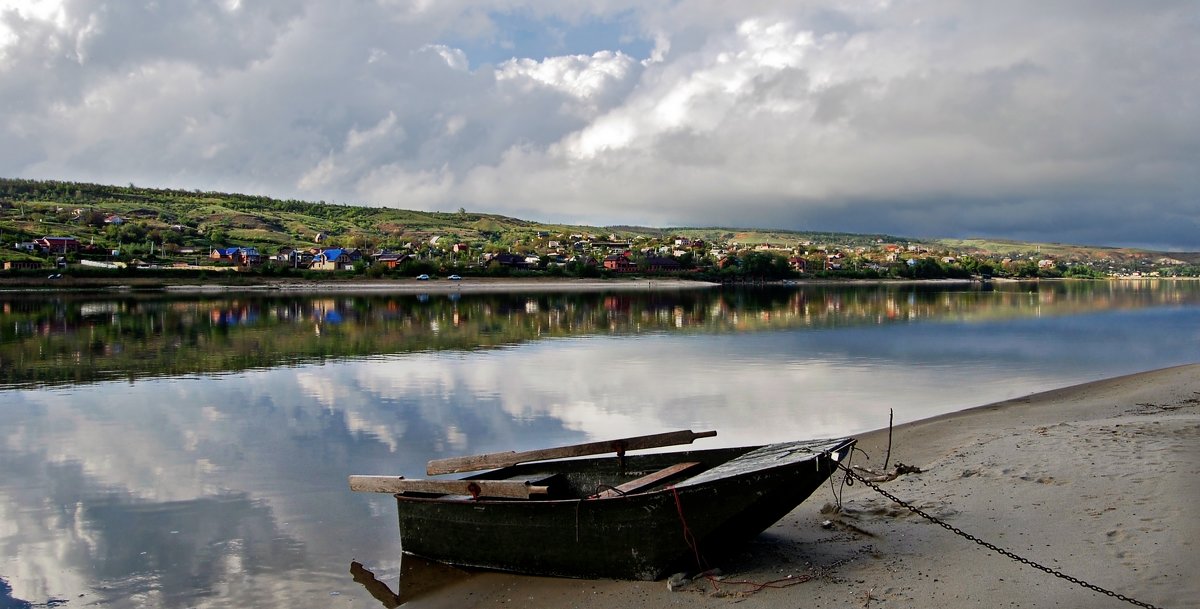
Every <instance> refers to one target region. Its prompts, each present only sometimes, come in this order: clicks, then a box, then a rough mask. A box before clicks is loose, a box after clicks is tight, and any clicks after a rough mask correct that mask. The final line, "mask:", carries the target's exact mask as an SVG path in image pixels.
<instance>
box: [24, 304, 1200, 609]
mask: <svg viewBox="0 0 1200 609" xmlns="http://www.w3.org/2000/svg"><path fill="white" fill-rule="evenodd" d="M452 296H453V297H452ZM1196 361H1200V282H1187V281H1183V282H1153V281H1150V282H1136V283H1135V282H1121V283H1074V282H1071V283H1064V282H1055V283H1048V282H1043V283H1041V284H997V286H996V289H993V290H980V289H978V288H977V287H973V288H965V287H961V286H960V287H947V288H938V287H929V286H897V287H889V288H874V287H872V288H864V287H845V288H839V287H808V288H795V289H782V290H760V291H728V290H724V291H723V290H701V291H682V292H664V293H652V294H642V293H599V294H521V295H482V294H481V295H470V294H464V295H462V296H458V295H427V296H420V295H413V296H387V295H377V294H376V295H350V294H337V295H324V296H305V297H294V298H292V297H280V296H263V295H223V296H218V297H213V296H205V297H180V296H167V295H163V294H120V295H114V294H52V295H46V294H40V295H36V296H32V297H30V296H19V295H10V294H0V369H2V370H3V374H4V376H3V378H0V381H2V382H3V387H4V388H3V389H0V417H3V419H2V420H3V424H2V425H0V471H3V472H4V475H3V476H0V548H3V551H0V580H2V581H3V582H4V583H0V607H5V608H7V607H10V606H11V607H25V606H30V605H29V604H27V603H30V604H34V605H36V604H45V603H50V604H55V603H58V602H67V603H70V604H71V605H75V604H87V605H98V606H113V607H131V606H132V607H137V606H155V607H160V606H161V607H222V606H239V607H242V606H281V607H282V606H288V607H309V606H311V607H329V606H363V605H366V606H373V604H374V603H375V602H376V600H375V599H373V598H372V596H371V594H370V591H369V590H367V589H365V588H364V587H363V586H361V585H359V584H358V583H355V581H354V580H353V578H352V575H351V574H350V571H349V568H350V564H351V561H352V560H358V561H360V562H362V563H363V564H365V565H367V567H368V568H369V569H370V570H372V571H374V572H375V574H376V575H377V576H378V577H379V578H380V579H381V580H384V581H389V580H390V581H394V580H395V578H396V576H397V575H398V573H399V569H400V567H399V563H400V559H399V554H400V541H399V539H398V535H397V534H396V525H395V504H394V502H393V501H392V500H391V499H390V497H387V496H375V495H362V494H356V493H351V492H349V491H348V490H347V486H346V476H347V475H348V474H352V473H356V474H404V475H409V476H419V475H422V474H423V471H424V463H425V461H426V460H428V459H431V458H436V457H442V456H452V455H459V454H470V453H477V452H490V451H496V450H512V449H516V450H520V449H527V448H537V447H543V446H551V445H556V444H563V443H573V442H580V441H586V440H591V439H606V438H611V437H619V436H625V435H637V434H643V433H651V432H657V431H666V430H672V429H687V428H690V429H694V430H701V429H716V430H718V431H719V435H718V436H717V437H716V438H714V439H710V440H701V441H700V442H702V443H703V444H702V445H703V446H705V447H715V446H726V445H736V444H745V443H760V442H769V441H775V440H786V439H796V438H808V437H820V436H836V435H845V434H853V433H856V432H860V431H863V430H867V429H872V428H877V427H881V426H884V425H886V424H887V420H888V416H889V409H890V410H892V411H894V413H895V419H896V422H897V423H899V422H904V421H910V420H915V419H920V418H925V417H928V416H932V415H936V414H941V413H945V412H951V411H955V410H960V409H963V408H968V407H971V406H976V405H981V404H985V403H989V402H994V401H997V400H1001V399H1005V398H1010V397H1017V396H1022V395H1027V394H1029V393H1033V392H1037V391H1041V390H1045V389H1050V388H1055V387H1062V386H1066V385H1071V384H1075V383H1079V382H1083V381H1088V380H1095V379H1099V378H1105V377H1110V376H1114V375H1119V374H1125V373H1132V372H1137V371H1143V370H1149V369H1154V368H1160V367H1164V366H1170V365H1176V364H1183V363H1192V362H1196Z"/></svg>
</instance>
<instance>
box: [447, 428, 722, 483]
mask: <svg viewBox="0 0 1200 609" xmlns="http://www.w3.org/2000/svg"><path fill="white" fill-rule="evenodd" d="M715 435H717V432H715V431H701V432H696V433H693V432H692V430H690V429H687V430H684V431H669V432H667V433H659V434H652V435H649V436H636V437H632V438H622V439H620V440H607V441H603V442H588V443H587V444H573V445H571V446H560V447H558V448H543V449H539V450H529V451H525V452H514V451H508V452H503V453H490V454H486V455H473V456H470V457H451V458H448V459H435V460H433V461H430V462H429V463H428V464H427V465H426V466H425V472H426V473H427V474H429V475H430V476H436V475H438V474H453V473H456V472H473V471H479V470H481V469H494V468H497V467H508V466H510V465H517V464H518V463H528V462H530V461H545V460H546V459H566V458H568V457H583V456H585V455H602V454H604V453H613V452H615V453H617V454H622V455H623V454H625V451H628V450H641V449H644V448H660V447H663V446H677V445H680V444H691V443H692V441H693V440H695V439H697V438H711V437H713V436H715Z"/></svg>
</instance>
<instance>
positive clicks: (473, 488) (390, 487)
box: [350, 476, 550, 499]
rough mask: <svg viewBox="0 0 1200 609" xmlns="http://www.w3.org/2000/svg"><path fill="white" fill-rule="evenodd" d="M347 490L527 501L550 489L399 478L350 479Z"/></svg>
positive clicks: (492, 482)
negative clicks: (503, 498)
mask: <svg viewBox="0 0 1200 609" xmlns="http://www.w3.org/2000/svg"><path fill="white" fill-rule="evenodd" d="M350 490H352V491H359V492H363V493H392V494H395V493H437V494H443V495H470V496H472V497H505V498H509V499H528V498H529V497H530V496H531V495H545V494H547V493H549V492H550V487H548V486H535V485H533V484H531V483H529V482H527V481H525V480H409V479H407V478H404V477H403V476H350Z"/></svg>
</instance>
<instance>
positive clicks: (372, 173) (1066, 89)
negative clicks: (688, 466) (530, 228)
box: [0, 0, 1200, 251]
mask: <svg viewBox="0 0 1200 609" xmlns="http://www.w3.org/2000/svg"><path fill="white" fill-rule="evenodd" d="M1198 58H1200V3H1197V2H1195V1H1194V0H1180V1H1171V0H1154V1H1152V2H1144V1H1137V0H1056V1H1051V2H1047V1H1046V0H1030V1H1025V0H1006V1H1004V2H975V1H970V0H959V1H949V0H946V1H943V0H913V1H902V0H895V1H888V0H878V1H874V2H871V1H869V0H813V1H807V2H797V1H795V0H762V1H759V0H739V1H738V2H728V1H722V0H678V1H675V2H657V3H650V2H646V1H645V0H589V1H576V0H345V1H342V2H325V1H317V0H107V1H104V0H0V176H4V177H25V178H38V179H59V180H72V181H86V182H98V183H105V184H128V183H134V184H136V185H138V186H152V187H170V188H184V189H201V190H217V191H225V192H244V193H251V194H262V195H268V196H273V197H282V198H298V199H304V200H313V201H316V200H324V201H328V202H338V203H354V204H363V205H380V206H391V207H400V208H405V209H421V210H440V211H450V210H457V209H459V208H460V207H461V208H466V209H468V210H470V211H478V212H490V213H500V214H505V215H511V216H516V217H520V218H525V219H530V220H539V221H550V222H569V223H585V224H641V225H650V226H714V225H724V226H743V227H764V228H787V229H797V230H832V231H846V232H860V233H862V232H885V233H890V234H894V235H900V236H911V237H974V236H989V237H1008V238H1015V239H1025V240H1036V241H1060V242H1069V243H1080V244H1095V245H1136V246H1145V247H1152V248H1158V249H1176V250H1189V251H1196V250H1200V60H1198Z"/></svg>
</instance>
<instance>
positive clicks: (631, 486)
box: [593, 461, 700, 499]
mask: <svg viewBox="0 0 1200 609" xmlns="http://www.w3.org/2000/svg"><path fill="white" fill-rule="evenodd" d="M697 465H700V462H699V461H684V462H683V463H676V464H675V465H671V466H668V467H664V468H662V469H660V470H658V471H656V472H652V473H649V474H646V475H645V476H642V477H641V478H635V479H633V480H630V481H629V482H626V483H625V484H619V485H617V486H614V487H612V488H609V489H604V490H603V491H600V492H599V493H596V495H595V496H594V497H593V499H607V498H609V497H620V496H622V495H628V494H629V493H633V492H637V491H640V490H642V489H644V488H649V487H651V486H654V485H655V484H658V483H659V482H662V481H663V480H666V479H668V478H670V477H672V476H675V475H678V474H681V473H683V472H685V471H687V470H689V469H692V468H693V467H696V466H697Z"/></svg>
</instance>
